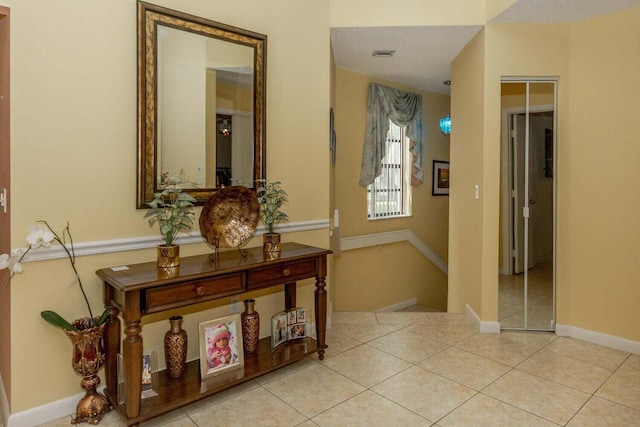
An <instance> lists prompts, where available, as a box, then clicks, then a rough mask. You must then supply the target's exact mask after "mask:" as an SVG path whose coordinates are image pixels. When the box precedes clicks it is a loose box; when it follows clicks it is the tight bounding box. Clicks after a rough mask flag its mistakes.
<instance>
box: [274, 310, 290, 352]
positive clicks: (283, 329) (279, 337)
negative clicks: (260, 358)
mask: <svg viewBox="0 0 640 427" xmlns="http://www.w3.org/2000/svg"><path fill="white" fill-rule="evenodd" d="M287 329H288V328H287V312H286V311H282V312H280V313H276V314H274V315H273V316H271V349H272V350H273V349H275V348H276V347H278V346H279V345H280V344H282V343H283V342H286V341H287Z"/></svg>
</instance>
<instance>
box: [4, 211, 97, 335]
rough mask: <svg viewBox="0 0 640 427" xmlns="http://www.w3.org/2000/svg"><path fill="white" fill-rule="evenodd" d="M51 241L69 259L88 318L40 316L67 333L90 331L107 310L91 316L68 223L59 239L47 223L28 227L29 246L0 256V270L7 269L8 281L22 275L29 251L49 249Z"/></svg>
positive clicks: (44, 314) (38, 223) (45, 313)
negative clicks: (77, 266)
mask: <svg viewBox="0 0 640 427" xmlns="http://www.w3.org/2000/svg"><path fill="white" fill-rule="evenodd" d="M65 238H68V239H69V244H68V245H67V244H66V243H65V241H64V240H65ZM53 241H55V242H57V243H59V244H60V246H62V248H63V249H64V251H65V252H66V254H67V257H68V258H69V262H70V263H71V268H72V269H73V273H74V275H75V282H77V283H78V285H79V287H80V291H81V292H82V296H83V297H84V301H85V303H86V304H87V309H88V310H89V316H88V317H82V318H79V319H76V320H74V321H73V322H69V321H67V320H65V319H64V318H63V317H62V316H60V315H59V314H58V313H56V312H54V311H51V310H45V311H43V312H41V313H40V315H41V316H42V318H43V319H44V320H46V321H47V322H49V323H50V324H51V325H53V326H56V327H59V328H62V329H65V330H67V331H75V332H77V331H81V330H84V329H90V328H93V327H96V326H100V325H101V324H102V323H104V322H105V321H106V320H107V319H108V317H109V310H108V309H107V310H105V311H104V312H103V313H102V315H101V316H99V317H94V316H93V311H91V305H90V304H89V299H88V298H87V294H86V293H85V291H84V287H83V286H82V280H81V279H80V276H79V275H78V270H76V254H75V251H74V248H73V239H72V237H71V231H70V229H69V223H67V226H66V227H65V228H64V230H63V231H62V238H60V236H59V235H58V234H56V233H55V232H54V231H53V229H52V228H51V227H50V226H49V224H48V223H47V221H36V224H34V225H32V226H31V227H30V232H29V234H28V235H27V243H28V244H29V247H28V248H26V249H18V250H16V251H14V252H13V253H12V254H11V256H9V255H8V254H2V255H0V270H1V269H4V268H8V269H9V271H10V272H11V274H10V276H9V281H11V279H12V278H13V276H14V275H15V274H16V273H22V264H21V262H22V260H24V258H25V257H26V256H27V254H28V253H29V252H30V251H31V250H34V249H38V248H40V247H43V248H49V247H51V243H52V242H53Z"/></svg>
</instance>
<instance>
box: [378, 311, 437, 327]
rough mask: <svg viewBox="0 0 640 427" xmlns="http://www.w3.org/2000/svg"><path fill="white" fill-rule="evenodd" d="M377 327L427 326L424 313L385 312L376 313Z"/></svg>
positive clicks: (428, 322) (429, 322)
mask: <svg viewBox="0 0 640 427" xmlns="http://www.w3.org/2000/svg"><path fill="white" fill-rule="evenodd" d="M376 319H377V320H378V324H379V325H384V324H389V325H429V324H431V321H430V320H429V319H428V318H427V314H426V313H420V312H409V311H385V312H380V313H376Z"/></svg>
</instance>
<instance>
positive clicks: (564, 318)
mask: <svg viewBox="0 0 640 427" xmlns="http://www.w3.org/2000/svg"><path fill="white" fill-rule="evenodd" d="M639 22H640V8H635V9H633V10H631V11H628V12H623V13H617V14H614V15H611V16H606V17H602V18H598V19H594V20H592V21H590V22H584V23H579V24H574V25H571V27H570V31H571V32H570V39H569V49H570V51H569V52H570V53H569V70H568V73H569V77H568V79H567V80H568V82H566V85H567V86H568V88H567V89H568V92H569V93H568V95H567V96H566V97H565V98H564V102H563V99H562V98H561V100H560V102H561V103H560V104H559V107H558V108H559V109H560V108H562V110H564V111H566V114H565V116H564V117H565V121H564V122H563V121H560V122H559V124H558V127H559V129H560V135H559V136H560V137H562V140H559V142H558V150H559V152H558V161H559V162H560V164H559V166H558V172H559V173H560V174H561V175H560V176H559V178H558V179H559V180H561V181H560V182H559V184H561V185H562V193H561V196H560V197H559V199H558V229H559V235H558V263H559V265H560V268H559V269H558V279H557V280H558V283H559V286H558V322H559V323H563V324H569V325H575V326H579V327H581V328H585V329H588V330H593V331H598V332H603V333H606V334H611V335H615V336H620V337H624V338H628V339H631V340H634V341H640V329H639V328H638V327H637V325H638V324H639V323H640V310H639V309H638V308H639V307H640V286H638V277H639V276H640V263H638V259H640V245H639V243H638V242H640V227H638V212H639V211H640V186H639V185H638V181H639V180H640V168H639V167H638V165H639V164H640V145H639V144H638V136H639V135H640V120H639V119H638V112H639V111H640V108H639V100H640V79H639V78H638V70H640V44H639V43H638V40H640V25H638V23H639ZM562 110H561V111H562ZM561 119H562V117H561ZM562 129H564V131H562ZM562 141H564V144H563V143H562ZM611 169H613V171H611Z"/></svg>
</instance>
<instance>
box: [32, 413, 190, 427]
mask: <svg viewBox="0 0 640 427" xmlns="http://www.w3.org/2000/svg"><path fill="white" fill-rule="evenodd" d="M182 416H184V413H183V414H182ZM69 425H72V424H71V415H67V416H64V417H60V418H57V419H54V420H51V421H48V422H46V423H43V424H40V425H39V426H38V427H63V426H64V427H68V426H69ZM80 425H82V424H80ZM99 425H100V426H107V427H124V426H126V425H127V423H126V422H125V421H124V419H123V418H122V417H121V416H120V414H118V412H116V411H110V412H108V413H106V414H104V416H103V417H102V419H101V420H100V424H99Z"/></svg>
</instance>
